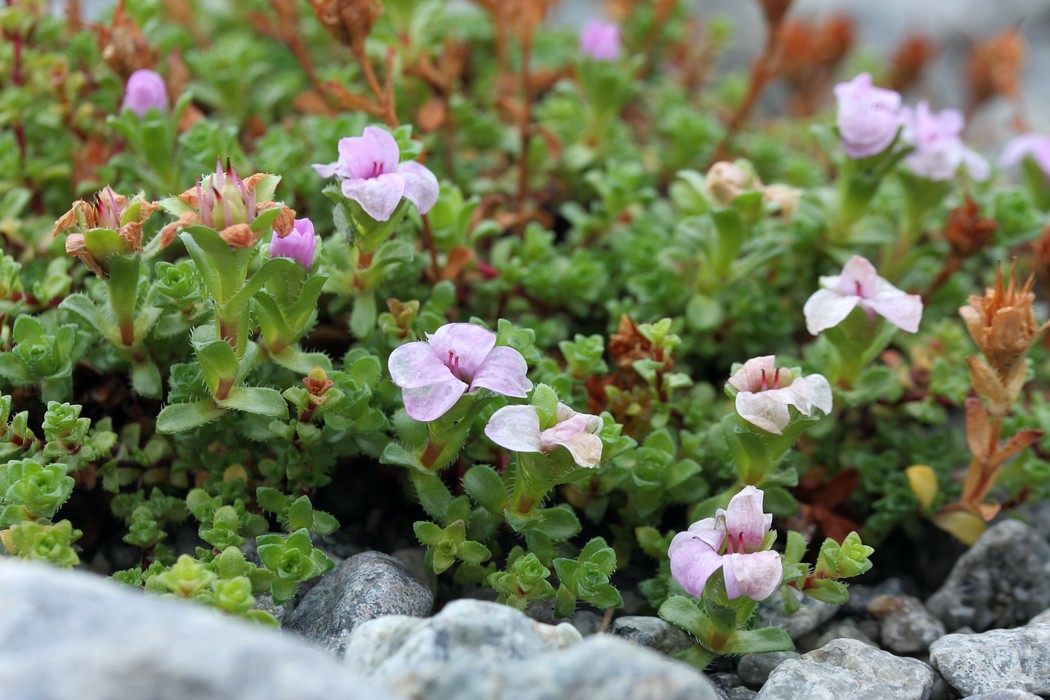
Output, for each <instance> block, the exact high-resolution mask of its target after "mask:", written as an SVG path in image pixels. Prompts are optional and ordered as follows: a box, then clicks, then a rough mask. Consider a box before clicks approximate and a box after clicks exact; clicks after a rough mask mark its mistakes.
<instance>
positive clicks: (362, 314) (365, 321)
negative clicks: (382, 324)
mask: <svg viewBox="0 0 1050 700" xmlns="http://www.w3.org/2000/svg"><path fill="white" fill-rule="evenodd" d="M375 325H376V295H375V293H374V292H372V291H366V292H362V293H360V294H358V295H356V296H355V297H354V305H353V308H352V309H351V311H350V332H351V333H353V334H354V337H355V338H357V339H359V340H363V339H365V338H367V337H368V336H369V335H371V333H372V329H373V328H375Z"/></svg>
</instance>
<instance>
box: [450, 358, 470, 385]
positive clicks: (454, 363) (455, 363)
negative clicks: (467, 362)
mask: <svg viewBox="0 0 1050 700" xmlns="http://www.w3.org/2000/svg"><path fill="white" fill-rule="evenodd" d="M445 364H447V365H448V368H449V369H450V370H452V376H454V377H455V378H456V379H459V380H462V381H467V382H469V381H470V377H467V376H464V375H465V374H466V373H465V371H464V369H463V368H462V367H460V366H459V355H457V354H456V353H455V352H454V351H452V350H449V351H448V362H446V363H445Z"/></svg>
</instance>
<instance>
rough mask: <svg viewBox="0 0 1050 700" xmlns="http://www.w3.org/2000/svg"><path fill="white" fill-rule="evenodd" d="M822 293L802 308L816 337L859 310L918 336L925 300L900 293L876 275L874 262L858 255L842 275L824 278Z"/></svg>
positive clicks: (852, 259)
mask: <svg viewBox="0 0 1050 700" xmlns="http://www.w3.org/2000/svg"><path fill="white" fill-rule="evenodd" d="M820 285H821V286H822V287H824V289H819V290H817V291H816V292H814V293H813V296H811V297H810V298H809V299H808V300H807V301H806V305H805V306H804V307H802V313H803V314H805V316H806V328H808V329H809V332H810V333H812V334H813V335H817V334H818V333H820V332H821V331H822V330H825V329H827V328H832V327H834V326H837V325H838V324H840V323H842V321H844V320H845V319H846V317H847V316H849V314H850V312H851V311H853V309H855V308H856V307H857V306H860V308H862V309H864V311H865V312H867V314H868V318H872V319H873V318H875V314H878V315H879V316H882V317H883V318H885V319H886V320H887V321H889V322H890V323H892V324H893V325H895V326H897V327H898V328H900V329H901V330H905V331H908V332H909V333H915V332H916V331H918V330H919V321H921V320H922V298H921V297H920V296H919V295H918V294H908V293H907V292H903V291H901V290H900V289H897V288H896V287H894V286H893V285H892V284H890V283H889V282H887V281H886V280H885V279H883V278H882V277H879V276H878V274H877V273H876V271H875V266H874V265H872V264H871V263H870V262H868V261H867V260H865V259H864V258H862V257H860V256H859V255H854V256H853V257H852V258H850V259H849V262H847V263H846V266H845V267H843V268H842V274H841V275H834V276H831V277H821V278H820Z"/></svg>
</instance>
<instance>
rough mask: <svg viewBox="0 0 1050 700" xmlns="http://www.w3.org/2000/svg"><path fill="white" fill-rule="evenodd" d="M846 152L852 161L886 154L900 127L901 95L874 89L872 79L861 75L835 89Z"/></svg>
mask: <svg viewBox="0 0 1050 700" xmlns="http://www.w3.org/2000/svg"><path fill="white" fill-rule="evenodd" d="M835 99H836V100H838V118H837V119H836V120H835V123H836V124H837V125H838V127H839V136H840V137H841V138H842V150H843V151H845V152H846V155H848V156H849V157H850V158H867V157H868V156H873V155H876V154H878V153H882V152H883V151H885V150H886V149H887V148H888V147H889V145H890V144H891V143H892V142H893V138H894V137H895V136H896V135H897V127H898V126H899V125H900V121H899V113H900V107H901V96H900V95H899V94H898V93H896V92H894V91H893V90H884V89H882V88H877V87H873V86H872V84H871V76H870V75H869V74H867V73H861V74H860V75H858V76H857V77H856V78H854V79H853V80H851V81H850V82H848V83H839V84H838V85H836V86H835Z"/></svg>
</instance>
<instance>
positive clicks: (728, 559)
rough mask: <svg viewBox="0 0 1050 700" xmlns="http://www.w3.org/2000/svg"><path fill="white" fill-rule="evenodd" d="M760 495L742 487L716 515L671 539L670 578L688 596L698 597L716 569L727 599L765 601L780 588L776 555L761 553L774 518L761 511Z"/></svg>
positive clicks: (775, 553) (779, 573)
mask: <svg viewBox="0 0 1050 700" xmlns="http://www.w3.org/2000/svg"><path fill="white" fill-rule="evenodd" d="M762 497H763V494H762V492H761V491H759V490H758V489H757V488H755V487H754V486H745V487H744V489H743V490H742V491H741V492H740V493H738V494H737V495H735V496H733V499H732V500H731V501H729V508H727V509H726V510H722V509H721V508H719V509H718V511H717V512H716V513H715V517H713V518H704V519H703V520H701V521H699V522H695V523H693V524H692V525H691V526H690V527H689V530H687V531H686V532H679V533H678V534H677V535H675V536H674V539H673V540H671V546H670V547H668V549H667V554H668V556H669V557H670V558H671V575H672V576H674V579H675V580H676V581H678V583H679V584H681V586H682V588H684V589H685V590H686V592H688V593H689V595H692V596H695V597H697V598H699V597H700V596H701V595H702V594H703V592H704V586H705V585H706V584H707V580H708V579H709V578H711V575H712V574H714V573H715V572H716V571H718V570H719V569H722V575H723V577H724V578H725V584H726V595H727V596H728V597H729V598H730V599H734V598H739V597H740V596H747V597H748V598H751V599H752V600H764V599H766V598H768V597H769V596H770V595H772V594H773V592H774V591H776V590H777V588H779V587H780V582H781V580H782V579H783V576H784V569H783V567H782V566H781V564H780V554H778V553H777V552H773V551H769V550H766V551H763V549H762V545H763V542H764V541H765V537H766V533H767V532H769V528H770V525H772V523H773V516H772V515H769V514H767V513H763V512H762Z"/></svg>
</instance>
